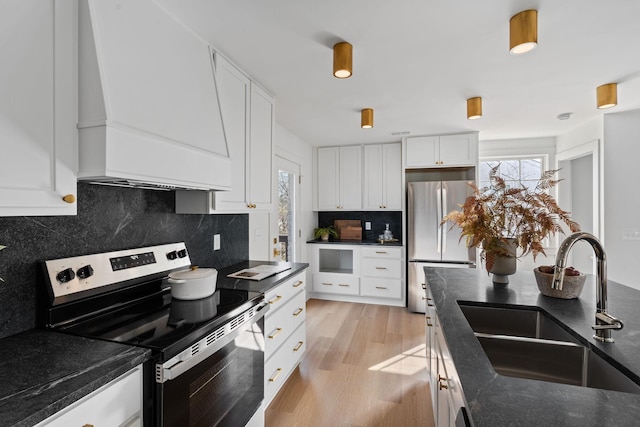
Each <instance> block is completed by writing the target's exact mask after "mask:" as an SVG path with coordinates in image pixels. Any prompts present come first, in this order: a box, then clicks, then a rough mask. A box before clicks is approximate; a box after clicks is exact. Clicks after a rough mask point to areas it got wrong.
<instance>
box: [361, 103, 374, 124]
mask: <svg viewBox="0 0 640 427" xmlns="http://www.w3.org/2000/svg"><path fill="white" fill-rule="evenodd" d="M360 115H361V119H360V126H361V127H362V129H371V128H372V127H373V108H365V109H363V110H362V111H360Z"/></svg>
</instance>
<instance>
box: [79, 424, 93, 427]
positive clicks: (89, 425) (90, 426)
mask: <svg viewBox="0 0 640 427" xmlns="http://www.w3.org/2000/svg"><path fill="white" fill-rule="evenodd" d="M82 427H93V424H85V425H83V426H82Z"/></svg>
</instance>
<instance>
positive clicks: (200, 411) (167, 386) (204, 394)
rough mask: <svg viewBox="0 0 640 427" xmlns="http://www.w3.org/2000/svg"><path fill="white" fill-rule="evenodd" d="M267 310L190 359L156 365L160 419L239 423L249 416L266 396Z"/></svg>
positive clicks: (168, 424)
mask: <svg viewBox="0 0 640 427" xmlns="http://www.w3.org/2000/svg"><path fill="white" fill-rule="evenodd" d="M267 310H268V306H262V307H260V308H259V310H257V312H258V314H257V315H255V316H254V317H252V318H251V319H250V320H248V321H246V322H244V323H243V324H241V325H240V326H237V327H235V329H234V330H233V332H231V333H229V334H227V335H225V336H224V337H223V338H221V339H219V340H216V345H215V346H211V347H210V348H207V349H205V350H204V351H202V352H198V353H197V354H196V355H195V356H194V357H193V358H190V359H189V360H187V361H184V362H182V361H180V362H178V363H175V361H173V362H172V361H168V362H165V363H164V364H158V365H156V396H157V400H156V402H157V403H158V407H157V408H156V414H157V416H158V417H160V421H159V422H158V423H157V425H161V426H164V427H174V426H180V427H184V426H189V427H199V426H203V427H204V426H206V427H210V426H233V427H237V426H244V425H245V424H246V423H247V422H248V421H249V419H251V417H252V416H253V414H254V413H255V412H256V410H257V409H258V408H259V407H260V404H261V403H262V399H263V397H264V382H263V381H264V314H265V312H266V311H267ZM234 321H235V319H234V320H232V321H231V322H229V323H234ZM236 323H237V322H236ZM227 325H228V324H227ZM192 347H193V346H192ZM203 356H206V357H204V358H203ZM194 359H195V360H194ZM185 367H186V368H185ZM160 381H164V382H160Z"/></svg>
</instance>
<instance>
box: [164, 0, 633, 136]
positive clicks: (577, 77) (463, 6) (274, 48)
mask: <svg viewBox="0 0 640 427" xmlns="http://www.w3.org/2000/svg"><path fill="white" fill-rule="evenodd" d="M156 1H157V2H158V3H159V4H160V5H161V6H163V7H164V8H165V9H166V10H167V11H169V13H171V14H172V15H174V16H175V17H176V18H178V19H179V20H181V21H183V22H184V23H185V24H186V25H188V26H189V27H191V28H192V29H193V30H194V31H195V32H196V33H198V34H199V35H200V36H202V37H203V38H205V39H206V40H208V41H209V42H210V43H211V45H212V46H214V48H216V49H217V50H219V51H221V52H222V53H223V54H224V55H225V56H226V57H228V58H229V59H230V60H232V61H233V62H235V63H236V64H237V65H238V66H239V67H240V68H241V69H243V70H244V71H245V72H246V73H248V74H249V75H250V76H251V77H252V78H253V79H254V80H256V81H258V82H259V83H260V84H261V85H262V86H263V87H264V88H265V89H266V90H268V91H269V92H271V93H272V94H273V95H274V97H275V99H276V121H278V122H279V123H280V124H281V125H282V126H284V127H285V128H287V129H288V130H289V131H291V132H292V133H293V134H295V135H297V136H298V137H300V138H301V139H303V140H305V141H306V142H308V143H310V144H311V145H341V144H359V143H370V142H388V141H398V140H400V137H398V136H393V135H392V133H394V132H401V131H409V132H410V133H411V134H412V135H419V134H439V133H451V132H461V131H479V132H480V139H481V140H489V139H510V138H530V137H543V136H555V135H561V134H563V133H566V132H568V131H570V130H571V129H573V128H575V127H577V126H579V125H580V124H582V123H584V122H586V121H588V120H590V119H593V118H594V117H598V116H601V115H602V114H605V113H608V112H619V111H624V110H631V109H636V108H640V0H537V1H530V0H520V1H505V0H484V1H480V0H397V1H389V0H339V1H338V0H156ZM526 9H537V10H538V47H537V48H536V49H534V50H533V51H531V52H529V53H526V54H523V55H519V56H513V55H510V54H509V34H508V31H509V18H510V17H511V16H513V15H515V14H516V13H518V12H520V11H522V10H526ZM339 41H348V42H349V43H351V44H352V45H353V57H354V59H353V68H354V71H353V76H352V77H351V78H349V79H343V80H341V79H336V78H335V77H333V75H332V60H333V52H332V49H331V48H332V46H333V45H334V44H335V43H337V42H339ZM610 82H617V83H618V106H617V107H614V108H612V109H609V110H597V109H596V107H595V102H596V100H595V93H596V87H597V86H599V85H601V84H604V83H610ZM473 96H481V97H482V98H483V117H482V118H481V119H479V120H473V121H471V120H467V118H466V99H467V98H470V97H473ZM362 108H373V109H374V110H375V123H374V128H373V129H361V128H360V110H361V109H362ZM565 112H571V113H573V115H572V117H571V119H570V120H566V121H560V120H558V119H557V118H556V116H557V115H558V114H561V113H565Z"/></svg>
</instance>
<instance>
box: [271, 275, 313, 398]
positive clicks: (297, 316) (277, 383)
mask: <svg viewBox="0 0 640 427" xmlns="http://www.w3.org/2000/svg"><path fill="white" fill-rule="evenodd" d="M305 275H306V273H305V272H301V273H298V274H296V275H295V276H294V277H292V278H290V279H288V280H287V281H286V282H284V283H282V284H281V285H278V286H276V287H275V288H273V289H270V290H269V291H268V292H267V293H266V294H265V299H266V301H267V302H268V303H269V311H267V314H266V315H265V320H264V330H265V353H264V360H265V369H264V404H263V407H264V408H266V407H267V406H269V403H270V402H271V400H273V398H274V397H275V395H276V394H277V393H278V391H279V390H280V388H281V387H282V385H283V384H284V383H285V382H286V380H287V378H288V377H289V375H291V372H292V371H293V369H294V368H295V367H296V366H297V365H298V363H300V360H301V358H302V355H303V354H304V352H305V350H306V322H305V319H306V292H305V288H306V279H305Z"/></svg>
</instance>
